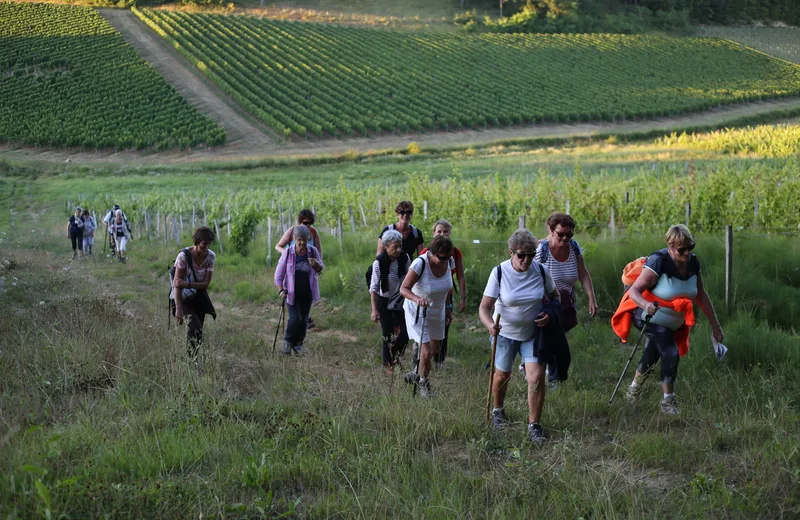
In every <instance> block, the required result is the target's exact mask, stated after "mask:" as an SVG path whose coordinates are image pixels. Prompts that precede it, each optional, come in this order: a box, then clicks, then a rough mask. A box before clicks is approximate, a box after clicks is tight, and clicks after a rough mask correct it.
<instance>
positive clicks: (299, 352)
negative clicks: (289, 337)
mask: <svg viewBox="0 0 800 520" xmlns="http://www.w3.org/2000/svg"><path fill="white" fill-rule="evenodd" d="M292 349H293V350H294V355H295V356H300V357H302V356H305V355H306V354H308V349H307V348H306V347H305V345H303V344H302V343H298V344H297V345H295V346H294V347H292Z"/></svg>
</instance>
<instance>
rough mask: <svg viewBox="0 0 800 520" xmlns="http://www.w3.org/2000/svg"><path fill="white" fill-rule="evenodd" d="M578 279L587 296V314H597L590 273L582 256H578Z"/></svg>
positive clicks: (595, 297)
mask: <svg viewBox="0 0 800 520" xmlns="http://www.w3.org/2000/svg"><path fill="white" fill-rule="evenodd" d="M578 279H579V280H580V281H581V285H582V286H583V291H584V292H585V293H586V296H588V297H589V316H591V317H595V316H596V315H597V296H596V295H595V294H594V286H593V285H592V275H590V274H589V270H588V269H586V263H585V262H584V261H583V256H579V257H578Z"/></svg>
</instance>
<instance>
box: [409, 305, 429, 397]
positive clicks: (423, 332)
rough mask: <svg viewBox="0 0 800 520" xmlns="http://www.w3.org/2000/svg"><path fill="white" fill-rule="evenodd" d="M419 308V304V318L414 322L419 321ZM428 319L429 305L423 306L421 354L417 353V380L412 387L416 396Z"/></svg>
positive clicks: (420, 336) (412, 393)
mask: <svg viewBox="0 0 800 520" xmlns="http://www.w3.org/2000/svg"><path fill="white" fill-rule="evenodd" d="M419 309H420V307H419V306H417V319H416V320H415V322H414V323H417V322H418V321H419ZM427 321H428V307H427V306H425V307H422V331H421V332H420V335H419V354H418V355H417V362H416V368H417V370H416V373H417V380H416V381H414V384H413V385H412V387H413V388H412V389H411V397H416V396H417V386H419V384H418V382H419V361H420V359H421V358H422V339H423V338H424V337H425V325H426V324H427ZM428 341H430V339H429V340H428Z"/></svg>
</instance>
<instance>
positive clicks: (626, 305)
mask: <svg viewBox="0 0 800 520" xmlns="http://www.w3.org/2000/svg"><path fill="white" fill-rule="evenodd" d="M666 242H667V247H666V248H665V249H661V250H659V251H656V252H655V253H653V254H652V255H650V256H649V257H648V258H647V260H646V261H645V262H644V264H643V265H638V267H639V268H640V269H641V273H640V274H638V277H636V278H635V281H633V285H631V288H630V289H628V291H627V292H626V293H625V295H624V296H623V297H622V301H621V302H620V304H619V308H618V309H617V312H616V313H615V314H614V316H613V317H612V318H611V326H612V328H613V329H614V332H615V333H616V334H617V335H618V336H619V337H620V338H621V339H622V341H623V342H624V341H626V339H627V337H628V333H629V332H630V325H631V321H632V322H633V325H634V326H635V327H636V328H638V329H641V328H642V326H643V322H644V320H643V319H642V318H643V313H647V314H649V315H650V316H652V319H651V320H650V323H649V324H648V325H647V329H646V330H645V347H644V351H643V352H642V358H641V360H640V361H639V366H638V367H636V375H635V376H634V378H633V382H631V385H630V387H628V392H627V394H626V397H627V398H628V400H629V401H631V402H634V401H636V400H638V398H639V397H640V393H641V389H642V384H643V382H644V379H645V377H646V376H647V375H648V373H649V371H650V370H651V369H652V367H653V365H655V363H656V362H657V361H658V360H659V358H660V359H661V376H660V379H661V389H662V390H663V393H664V396H663V398H662V400H661V412H662V413H664V414H667V415H677V414H678V413H679V409H678V405H677V403H676V401H675V378H676V377H677V375H678V361H679V360H680V357H681V356H683V355H685V354H686V353H687V352H688V351H689V329H690V327H692V326H693V325H694V323H695V316H694V309H693V301H696V302H697V304H698V305H699V306H700V308H701V309H702V310H703V313H704V314H705V315H706V318H708V321H709V322H710V323H711V331H712V334H713V336H714V339H715V340H716V341H718V342H722V340H723V339H724V337H725V334H723V332H722V327H720V324H719V320H718V319H717V314H716V313H715V312H714V305H713V304H712V303H711V299H710V298H709V297H708V293H706V290H705V287H704V286H703V277H702V276H701V275H700V261H699V260H698V259H697V257H696V256H695V255H694V253H692V250H693V249H694V247H695V240H694V237H693V236H692V233H691V232H690V231H689V228H688V227H686V226H685V225H683V224H677V225H674V226H672V227H670V228H669V230H668V231H667V235H666ZM631 264H641V261H639V262H632V263H631ZM629 265H630V264H629ZM637 271H638V269H637ZM634 276H635V275H634Z"/></svg>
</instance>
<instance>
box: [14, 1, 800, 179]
mask: <svg viewBox="0 0 800 520" xmlns="http://www.w3.org/2000/svg"><path fill="white" fill-rule="evenodd" d="M99 11H100V13H101V14H102V15H103V17H104V18H105V19H106V20H108V21H109V23H111V25H112V26H114V27H115V28H116V29H117V30H118V31H119V32H120V33H121V34H122V36H123V37H124V38H125V40H126V41H127V42H129V43H130V44H131V45H133V47H134V48H135V49H136V50H137V51H138V52H139V54H140V55H141V56H142V57H143V58H144V59H145V60H147V61H149V62H150V63H152V64H153V66H154V67H155V68H156V70H158V71H159V72H160V73H161V74H162V75H163V76H164V78H166V80H167V81H168V82H169V83H170V84H171V85H173V86H174V87H175V88H176V89H177V90H178V92H180V93H181V95H183V96H184V97H185V98H186V99H187V100H188V101H189V102H190V103H191V104H193V105H194V106H196V107H197V108H198V109H200V110H201V111H203V112H205V113H207V114H209V115H210V116H211V117H212V118H213V119H214V120H215V121H217V122H218V123H219V124H220V125H222V126H223V127H224V128H225V130H226V131H227V132H228V144H226V145H225V146H222V147H218V148H214V149H201V150H186V151H182V150H167V151H164V152H158V153H155V152H137V151H129V152H113V151H101V152H80V151H71V150H64V149H63V148H62V149H54V150H42V149H34V148H22V147H16V146H9V145H0V154H2V155H3V156H4V157H7V158H9V159H19V160H37V161H52V162H65V161H70V162H77V163H107V164H123V163H125V164H165V163H191V162H198V161H204V162H209V161H219V162H227V161H242V160H258V159H260V158H268V157H292V156H308V155H314V154H341V153H344V152H347V151H348V150H356V151H358V152H366V151H369V150H379V149H386V148H405V147H406V146H408V143H410V142H412V141H415V142H417V143H418V144H419V145H420V146H421V147H422V148H423V149H424V148H426V147H446V146H456V145H473V144H475V145H477V144H486V143H491V142H493V141H501V140H508V139H524V138H534V137H570V136H576V137H582V136H591V135H593V134H597V133H606V132H612V133H620V134H624V133H631V132H641V131H648V130H655V129H659V130H661V129H663V130H671V129H679V128H684V127H687V126H696V125H711V124H722V123H724V122H725V121H729V120H733V119H737V118H740V117H743V116H752V115H757V114H763V113H767V112H772V111H775V110H783V109H790V108H800V98H790V99H784V100H779V101H764V102H757V103H746V104H741V105H730V106H727V107H723V108H719V109H715V110H710V111H706V112H700V113H696V114H691V115H686V116H681V117H674V118H658V119H648V120H640V121H629V122H622V123H603V122H587V123H575V124H538V125H527V126H513V127H506V128H491V129H486V130H460V131H456V132H429V133H409V134H405V135H381V136H376V137H360V138H348V139H326V140H320V141H305V140H303V139H299V138H298V139H293V140H290V141H288V142H286V141H281V140H280V139H279V138H277V137H275V136H274V134H272V133H271V131H270V130H269V128H267V127H266V126H264V125H262V124H261V123H260V122H258V121H257V120H255V119H254V118H252V117H251V116H249V115H247V114H246V113H245V112H244V111H243V110H242V109H241V108H239V107H238V106H237V105H236V104H235V103H233V102H232V101H231V100H230V99H229V98H228V97H227V96H226V95H225V94H224V93H223V92H222V91H220V90H219V89H218V88H217V87H215V86H214V85H213V84H212V83H211V82H210V81H209V80H208V79H206V78H205V77H204V76H203V75H202V73H201V72H200V71H198V70H197V69H196V68H195V67H194V66H193V65H191V64H190V63H188V62H187V61H186V60H185V59H184V58H183V57H182V56H181V55H179V54H178V53H177V52H176V51H175V50H174V49H172V48H171V47H170V46H169V45H168V44H167V43H166V42H165V41H164V40H163V39H162V38H161V37H160V36H158V35H157V34H155V33H154V32H153V31H151V30H150V29H149V28H148V27H147V26H146V25H144V24H143V23H142V22H141V21H140V20H139V19H138V18H137V17H136V15H134V14H133V13H132V12H131V11H130V10H127V9H100V10H99Z"/></svg>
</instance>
